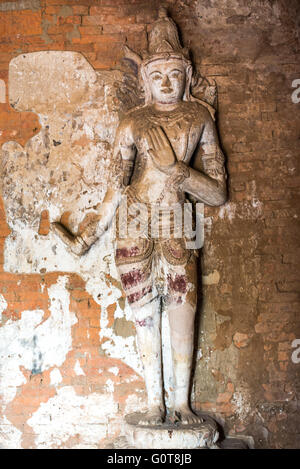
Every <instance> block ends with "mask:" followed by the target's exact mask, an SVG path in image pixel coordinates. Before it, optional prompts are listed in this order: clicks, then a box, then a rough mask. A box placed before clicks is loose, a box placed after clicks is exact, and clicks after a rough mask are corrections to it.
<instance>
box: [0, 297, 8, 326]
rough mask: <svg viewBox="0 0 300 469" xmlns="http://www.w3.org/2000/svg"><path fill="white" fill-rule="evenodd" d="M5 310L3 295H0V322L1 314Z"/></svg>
mask: <svg viewBox="0 0 300 469" xmlns="http://www.w3.org/2000/svg"><path fill="white" fill-rule="evenodd" d="M6 308H7V303H6V300H5V298H4V296H3V295H1V294H0V322H1V321H2V313H3V311H5V310H6Z"/></svg>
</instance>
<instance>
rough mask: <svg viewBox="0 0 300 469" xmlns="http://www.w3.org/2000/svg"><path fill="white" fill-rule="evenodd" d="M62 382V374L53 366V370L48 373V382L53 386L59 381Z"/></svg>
mask: <svg viewBox="0 0 300 469" xmlns="http://www.w3.org/2000/svg"><path fill="white" fill-rule="evenodd" d="M61 382H62V375H61V373H60V371H59V369H58V368H54V370H52V371H51V373H50V384H52V385H53V386H57V385H58V384H59V383H61Z"/></svg>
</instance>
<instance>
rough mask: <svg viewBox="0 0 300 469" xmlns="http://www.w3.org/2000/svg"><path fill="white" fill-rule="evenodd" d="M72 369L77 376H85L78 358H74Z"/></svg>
mask: <svg viewBox="0 0 300 469" xmlns="http://www.w3.org/2000/svg"><path fill="white" fill-rule="evenodd" d="M74 371H75V374H76V375H77V376H85V373H84V371H83V369H82V368H81V366H80V363H79V360H76V363H75V366H74Z"/></svg>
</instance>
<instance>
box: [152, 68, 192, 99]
mask: <svg viewBox="0 0 300 469" xmlns="http://www.w3.org/2000/svg"><path fill="white" fill-rule="evenodd" d="M146 73H147V78H148V80H149V86H150V89H151V93H152V97H153V100H154V102H158V103H162V104H173V103H176V102H178V101H181V100H182V97H183V95H184V90H185V83H186V70H185V66H184V63H183V62H182V60H176V59H170V60H156V61H155V62H150V64H149V65H147V68H146Z"/></svg>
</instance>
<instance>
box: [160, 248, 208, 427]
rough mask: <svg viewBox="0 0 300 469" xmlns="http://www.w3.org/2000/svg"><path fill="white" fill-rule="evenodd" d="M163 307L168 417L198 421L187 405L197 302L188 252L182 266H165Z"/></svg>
mask: <svg viewBox="0 0 300 469" xmlns="http://www.w3.org/2000/svg"><path fill="white" fill-rule="evenodd" d="M167 286H168V288H167V294H166V297H165V308H166V311H167V314H168V318H169V324H170V337H171V351H172V362H173V375H174V385H175V386H174V387H175V389H174V407H173V408H172V409H170V419H171V420H172V421H173V422H176V421H180V422H182V423H183V424H192V423H200V422H202V419H201V418H200V417H198V416H197V415H196V414H194V413H193V412H192V410H191V408H190V405H189V397H190V396H189V392H190V384H191V382H190V380H191V370H192V362H193V353H194V326H195V325H194V322H195V313H196V302H197V264H196V258H195V256H194V255H191V256H190V258H189V261H188V262H187V264H185V265H170V264H169V265H168V267H167Z"/></svg>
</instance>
